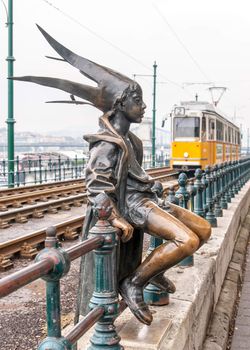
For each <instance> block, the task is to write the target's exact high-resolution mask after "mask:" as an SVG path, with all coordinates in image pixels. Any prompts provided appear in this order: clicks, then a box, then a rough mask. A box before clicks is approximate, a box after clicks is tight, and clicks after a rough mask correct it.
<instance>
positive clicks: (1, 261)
mask: <svg viewBox="0 0 250 350" xmlns="http://www.w3.org/2000/svg"><path fill="white" fill-rule="evenodd" d="M13 266H14V264H13V262H12V261H11V260H10V257H9V256H5V255H0V271H5V270H8V269H11V268H12V267H13Z"/></svg>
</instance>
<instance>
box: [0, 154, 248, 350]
mask: <svg viewBox="0 0 250 350" xmlns="http://www.w3.org/2000/svg"><path fill="white" fill-rule="evenodd" d="M249 169H250V160H249V159H245V160H240V161H233V162H228V163H223V164H220V165H216V166H215V167H214V168H211V167H207V168H206V171H205V172H203V171H202V170H200V169H197V170H196V172H195V180H194V181H193V180H191V181H190V182H189V183H188V179H187V176H186V174H184V173H181V174H180V176H179V189H178V190H177V191H176V193H174V188H170V190H169V193H168V196H167V198H165V199H162V200H160V199H159V204H160V205H161V206H162V207H163V209H164V206H165V207H166V205H167V202H168V201H169V202H174V203H176V204H178V205H180V206H182V207H183V208H187V209H189V210H192V211H193V212H195V213H196V214H197V215H199V216H202V217H204V218H205V219H206V220H208V221H209V222H210V223H211V225H212V226H213V227H214V226H216V225H217V220H216V218H217V217H219V216H222V215H223V209H226V207H227V203H229V202H230V201H231V198H233V197H234V196H235V194H237V193H238V192H239V190H240V189H241V188H242V186H243V185H244V184H245V183H246V182H247V181H248V180H249V177H250V176H249V174H250V171H249ZM155 192H156V193H157V194H158V195H159V196H160V195H161V194H162V191H161V188H160V187H157V186H156V187H155ZM94 213H95V215H96V216H97V218H98V221H97V223H96V225H95V226H94V227H93V228H92V229H91V230H90V232H89V237H90V238H89V239H87V240H86V241H84V242H82V243H79V244H77V245H75V246H74V247H72V248H69V249H67V250H64V249H62V248H61V247H59V245H58V242H57V239H56V231H55V229H54V228H53V227H52V228H49V229H48V230H47V237H46V241H45V248H44V249H43V250H42V251H41V252H40V253H39V254H38V255H37V258H36V261H35V263H34V264H33V265H31V266H29V267H26V268H24V269H23V270H20V271H18V272H16V273H14V274H12V275H9V276H7V277H4V278H2V279H1V280H0V297H4V296H6V295H8V294H10V293H12V292H14V291H15V290H17V289H19V288H21V287H23V286H24V285H26V284H28V283H30V282H32V281H34V280H36V279H38V278H43V279H44V280H45V281H46V295H47V297H46V299H47V331H48V333H47V338H46V339H44V340H43V341H42V343H41V344H40V345H39V347H38V349H39V350H45V349H58V350H63V349H73V346H74V344H75V343H76V342H77V340H78V339H79V338H80V337H81V336H82V335H83V334H84V333H85V332H86V331H87V330H88V329H89V328H90V327H92V326H93V325H94V324H96V326H95V331H94V334H93V335H92V337H91V339H90V342H91V345H90V347H89V350H97V349H99V350H100V349H115V350H121V349H122V346H121V345H120V337H119V336H118V334H117V332H116V328H115V326H114V321H115V319H116V318H117V317H118V315H119V313H120V312H121V311H122V310H123V309H124V303H123V304H119V300H118V289H117V280H116V279H117V273H116V269H115V268H116V266H117V263H116V256H117V254H114V250H115V249H116V247H117V241H118V240H117V229H115V228H113V227H112V226H111V225H110V223H109V221H108V217H109V215H110V213H111V207H110V202H109V199H108V197H107V195H105V194H104V193H102V194H99V195H98V196H97V197H96V204H95V207H94ZM161 243H162V240H161V239H158V238H152V240H151V246H150V250H152V249H154V248H155V247H156V246H158V245H159V244H161ZM92 250H93V251H94V257H95V278H94V280H95V283H94V292H93V295H92V298H91V300H90V308H91V311H90V312H89V314H88V315H87V316H86V317H85V318H84V319H83V320H82V321H80V322H79V323H78V324H76V325H75V326H74V327H73V329H72V330H71V331H70V332H69V333H68V334H67V335H65V336H62V333H61V323H60V279H61V278H62V277H63V276H64V275H65V274H66V273H67V272H68V271H69V268H70V262H71V261H73V260H74V259H77V258H79V257H80V256H83V255H84V254H86V253H87V252H90V251H92ZM193 263H194V262H193V258H192V257H188V258H186V259H185V260H183V261H182V262H181V265H192V264H193ZM151 287H152V285H148V286H147V288H146V289H145V300H146V301H147V302H152V301H154V300H156V299H155V298H157V302H158V304H159V298H160V297H163V298H165V299H166V292H163V295H162V296H160V297H159V293H158V291H156V290H154V289H152V288H151ZM154 288H157V287H154ZM164 293H165V294H164Z"/></svg>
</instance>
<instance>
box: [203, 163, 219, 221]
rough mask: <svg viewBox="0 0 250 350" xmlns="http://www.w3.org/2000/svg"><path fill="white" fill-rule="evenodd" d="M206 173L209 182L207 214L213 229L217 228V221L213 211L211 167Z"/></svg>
mask: <svg viewBox="0 0 250 350" xmlns="http://www.w3.org/2000/svg"><path fill="white" fill-rule="evenodd" d="M205 173H206V180H207V188H206V201H207V207H208V211H207V213H206V220H207V221H208V222H209V223H210V225H211V226H212V227H217V219H216V217H215V215H214V211H213V195H212V186H213V179H212V176H211V168H210V166H206V169H205Z"/></svg>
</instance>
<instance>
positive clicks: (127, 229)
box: [111, 217, 134, 242]
mask: <svg viewBox="0 0 250 350" xmlns="http://www.w3.org/2000/svg"><path fill="white" fill-rule="evenodd" d="M111 224H112V226H114V227H117V228H119V229H120V230H122V237H121V239H122V241H123V242H127V241H129V240H130V239H131V238H132V236H133V231H134V228H133V226H131V225H130V224H129V223H128V222H127V221H126V220H125V219H123V218H122V217H116V218H114V219H113V220H111Z"/></svg>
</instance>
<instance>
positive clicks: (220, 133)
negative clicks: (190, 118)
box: [216, 120, 223, 141]
mask: <svg viewBox="0 0 250 350" xmlns="http://www.w3.org/2000/svg"><path fill="white" fill-rule="evenodd" d="M216 140H217V141H223V124H222V122H220V121H219V120H216Z"/></svg>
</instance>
